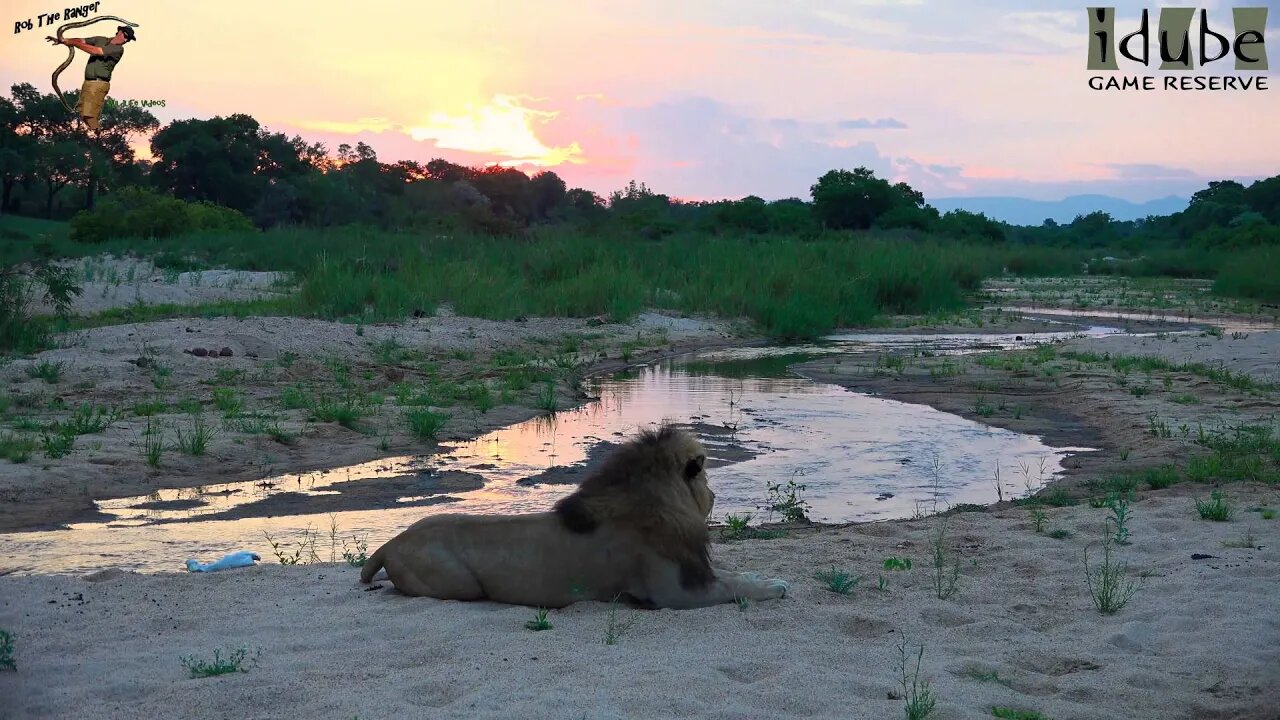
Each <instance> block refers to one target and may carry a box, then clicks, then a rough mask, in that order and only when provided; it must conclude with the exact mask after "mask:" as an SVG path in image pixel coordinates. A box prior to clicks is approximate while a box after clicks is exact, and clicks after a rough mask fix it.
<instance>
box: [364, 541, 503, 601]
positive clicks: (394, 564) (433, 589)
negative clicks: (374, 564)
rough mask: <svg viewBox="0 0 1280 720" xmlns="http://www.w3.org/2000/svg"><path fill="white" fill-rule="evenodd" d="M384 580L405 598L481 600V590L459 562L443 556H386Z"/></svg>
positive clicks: (421, 553) (448, 555)
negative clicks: (386, 579) (385, 578)
mask: <svg viewBox="0 0 1280 720" xmlns="http://www.w3.org/2000/svg"><path fill="white" fill-rule="evenodd" d="M383 565H384V566H385V567H386V569H387V578H388V579H389V580H391V583H392V584H393V585H395V586H396V589H397V590H399V591H400V592H402V593H404V594H405V595H413V596H417V597H433V598H440V599H442V600H483V599H485V598H486V597H487V594H486V593H485V590H484V586H483V585H482V584H481V583H480V580H479V579H478V578H476V576H475V574H474V573H473V572H471V569H470V568H468V567H467V566H466V564H465V563H463V562H462V561H461V560H460V559H459V558H457V557H453V556H452V554H451V553H446V552H436V553H433V552H409V553H388V554H387V556H386V557H385V558H384V559H383Z"/></svg>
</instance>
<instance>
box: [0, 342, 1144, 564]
mask: <svg viewBox="0 0 1280 720" xmlns="http://www.w3.org/2000/svg"><path fill="white" fill-rule="evenodd" d="M1082 332H1083V333H1084V334H1091V335H1103V334H1112V333H1116V332H1119V331H1118V330H1116V329H1115V328H1105V327H1094V328H1087V329H1083V330H1081V329H1074V330H1072V331H1070V332H1065V331H1064V332H1063V333H1039V334H1024V335H1022V336H1021V339H1018V336H1015V335H1013V334H1009V335H1007V336H1006V335H977V334H949V335H909V336H908V335H894V334H877V333H850V334H842V335H836V336H832V337H830V338H828V339H827V340H826V341H824V342H821V343H817V344H814V345H806V346H800V347H788V348H778V347H769V348H739V349H731V350H718V351H713V352H706V353H699V354H695V355H690V356H685V357H682V358H678V359H676V360H672V361H667V362H663V363H660V364H657V365H653V366H649V367H644V368H641V369H639V370H635V371H630V372H628V373H623V374H620V375H617V376H612V377H602V378H595V379H592V380H589V381H588V383H587V384H586V387H587V390H588V392H589V393H591V394H592V395H593V396H596V397H597V399H596V400H594V401H591V402H589V403H587V404H586V405H585V406H583V407H581V408H578V409H575V410H571V411H562V412H560V413H558V414H557V415H555V416H554V417H553V418H536V419H533V420H530V421H527V422H523V423H519V424H516V425H512V426H510V427H506V428H503V429H500V430H497V431H494V432H491V433H488V434H486V435H483V436H481V437H479V438H477V439H476V440H474V441H471V442H466V443H461V444H458V445H455V446H452V447H450V448H449V449H448V450H446V451H445V452H443V453H441V454H440V455H437V456H422V457H393V458H386V459H382V460H378V461H375V462H370V463H364V464H361V465H355V466H350V467H344V468H335V469H330V470H326V471H320V472H313V473H302V474H296V473H295V474H287V475H280V476H276V477H272V478H266V479H263V480H257V481H250V482H241V483H230V484H226V485H217V486H206V487H203V488H190V489H170V490H160V491H158V492H156V493H152V494H151V495H148V496H142V497H134V498H123V499H117V500H106V501H101V502H99V503H98V507H99V509H100V510H101V511H102V512H103V513H105V514H107V515H110V516H112V519H111V520H109V521H107V522H93V523H79V524H75V525H72V526H71V527H70V529H68V530H60V531H49V532H29V533H14V534H7V535H0V554H3V555H5V556H7V557H9V558H12V559H13V560H12V561H11V562H13V563H14V564H17V565H21V566H24V567H26V568H28V569H32V570H38V571H39V572H46V573H47V572H79V571H86V570H92V569H98V568H101V567H106V566H118V567H125V568H131V569H138V570H145V571H164V570H180V569H181V568H182V563H183V561H184V560H186V559H187V558H188V557H195V558H198V559H200V560H203V561H209V560H212V559H215V558H216V557H218V556H220V555H221V554H223V553H225V552H229V551H232V550H241V549H249V550H254V551H256V552H258V553H259V554H260V555H262V556H263V558H264V560H267V561H270V562H275V558H274V554H273V550H272V547H271V545H270V544H269V542H268V541H267V538H266V537H265V536H264V533H270V534H271V535H272V536H273V538H274V539H275V540H276V542H278V543H280V544H281V548H280V549H281V551H283V552H284V553H285V554H286V555H292V554H293V552H294V551H295V550H296V546H297V543H298V542H299V541H300V540H301V538H302V531H303V530H304V529H306V528H308V527H310V528H311V529H312V530H314V531H316V532H318V533H319V534H320V538H319V539H318V541H317V544H316V548H315V550H316V553H317V554H318V555H319V557H320V559H322V560H325V561H328V560H330V559H336V560H341V554H342V552H343V545H344V541H345V544H346V545H347V547H348V549H353V550H354V542H353V538H354V537H361V538H365V539H366V540H367V542H368V545H369V548H370V549H373V548H376V547H377V545H378V544H379V543H381V542H382V541H383V540H385V539H387V538H389V537H391V536H392V535H394V534H396V533H397V532H399V531H400V530H401V529H402V528H404V527H405V526H406V525H408V524H409V523H411V522H413V521H414V520H416V519H418V518H420V517H422V516H424V515H426V514H429V513H436V512H458V511H469V512H502V513H513V512H529V511H537V510H542V509H545V508H547V507H549V506H550V505H551V504H552V503H553V502H554V501H555V500H556V499H558V498H559V497H561V496H563V495H565V494H567V493H568V492H570V491H571V490H572V489H573V487H574V485H573V484H572V481H573V478H572V477H570V478H568V480H569V481H568V482H564V481H562V482H559V483H549V482H544V483H538V482H534V483H532V484H531V483H530V479H532V480H534V481H537V480H539V479H549V478H550V477H551V475H548V476H543V475H541V474H543V473H548V471H552V475H554V474H555V473H556V472H561V473H563V471H564V470H565V468H566V466H567V467H569V468H573V467H579V468H580V467H581V466H582V463H583V462H584V461H585V460H587V459H588V452H589V451H590V450H591V449H592V448H597V446H598V444H599V443H601V442H602V441H606V442H621V441H623V440H625V439H626V437H627V436H630V435H631V434H633V433H634V432H635V431H636V430H637V429H638V428H640V427H647V426H652V425H654V424H656V423H660V422H663V421H675V422H678V423H683V424H686V425H689V426H691V427H692V428H693V429H694V431H695V432H697V433H698V434H699V436H700V437H701V438H702V439H703V441H704V443H705V444H706V446H707V448H708V451H709V453H710V455H711V459H712V462H711V469H710V470H709V475H710V478H711V483H712V487H713V488H714V489H715V491H716V493H717V501H716V509H715V513H714V515H713V517H714V518H715V519H716V520H721V519H723V518H724V516H725V515H726V514H728V513H747V512H749V513H753V515H754V516H755V517H756V518H757V519H764V518H765V517H766V516H767V513H765V512H761V511H760V510H759V508H758V506H759V505H760V504H761V503H763V502H764V500H765V498H766V495H767V487H766V486H767V484H770V483H773V484H782V485H785V484H786V483H788V482H789V481H792V480H794V481H795V482H796V483H798V484H803V485H805V486H806V487H805V490H804V492H803V497H804V499H806V500H807V501H808V502H809V504H810V505H811V511H810V517H812V518H813V519H815V520H820V521H825V522H846V521H861V520H879V519H889V518H900V517H910V516H912V515H914V514H916V513H917V512H919V511H921V510H932V509H933V508H934V507H937V508H943V507H945V506H946V505H947V504H958V503H989V502H994V501H995V500H996V489H995V487H994V485H993V478H994V477H995V474H996V465H997V463H998V464H999V466H1000V469H1001V473H1000V477H1001V478H1002V482H1003V485H1004V489H1003V492H1004V495H1005V496H1006V497H1010V496H1018V495H1022V494H1025V493H1026V492H1027V489H1028V487H1032V486H1038V485H1039V484H1041V483H1044V482H1048V481H1049V480H1051V479H1052V478H1053V477H1054V476H1055V475H1056V474H1057V473H1058V472H1060V471H1061V462H1062V460H1063V458H1064V457H1066V456H1067V455H1068V454H1069V453H1071V452H1078V451H1084V450H1087V449H1086V448H1054V447H1050V446H1048V445H1046V444H1044V443H1043V442H1042V441H1041V440H1040V439H1039V438H1037V437H1035V436H1031V435H1023V434H1019V433H1015V432H1010V431H1007V430H1002V429H998V428H992V427H988V426H986V425H983V424H981V423H977V422H973V421H970V420H966V419H964V418H961V417H958V416H955V415H950V414H947V413H943V412H940V411H937V410H934V409H932V408H930V407H927V406H924V405H912V404H907V403H902V402H896V401H892V400H886V399H883V398H877V397H873V396H869V395H866V394H860V393H854V392H850V391H848V390H845V389H843V388H841V387H838V386H835V385H828V384H821V383H816V382H812V381H810V380H807V379H804V378H801V377H797V376H795V375H794V374H791V373H789V372H787V371H786V369H785V368H786V366H787V365H788V364H792V363H795V362H799V361H802V360H805V359H810V358H814V357H821V356H830V355H832V354H840V353H850V352H866V351H867V350H868V349H871V350H875V349H877V348H883V349H895V350H903V349H908V350H909V349H912V348H918V349H921V350H922V351H926V350H927V351H928V352H933V353H937V354H943V353H963V352H973V351H976V350H980V349H990V348H992V347H1014V346H1021V345H1030V344H1034V343H1035V342H1044V341H1047V340H1051V339H1055V338H1057V337H1066V336H1074V335H1078V334H1080V333H1082ZM597 450H599V448H597ZM597 455H599V452H597ZM451 471H456V472H451ZM458 473H470V474H472V478H471V479H472V480H473V481H474V482H473V484H472V485H468V484H467V482H466V480H467V478H466V477H465V476H460V475H459V474H458ZM475 476H479V477H475ZM480 478H483V487H481V488H480V489H469V488H470V487H473V486H476V485H479V484H480V483H479V480H480ZM522 481H523V482H522ZM450 483H453V485H452V486H451V485H450ZM451 487H452V488H453V491H450V488H451ZM331 523H332V524H336V526H337V528H339V531H338V533H337V534H336V535H335V536H332V537H331V534H330V527H331Z"/></svg>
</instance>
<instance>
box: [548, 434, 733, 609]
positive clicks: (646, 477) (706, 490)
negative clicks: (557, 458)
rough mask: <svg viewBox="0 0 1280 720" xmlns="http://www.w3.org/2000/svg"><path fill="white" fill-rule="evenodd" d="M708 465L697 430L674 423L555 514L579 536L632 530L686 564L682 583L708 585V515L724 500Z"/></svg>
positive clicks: (619, 455) (613, 460)
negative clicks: (607, 527)
mask: <svg viewBox="0 0 1280 720" xmlns="http://www.w3.org/2000/svg"><path fill="white" fill-rule="evenodd" d="M706 463H707V452H706V450H705V449H704V448H703V447H702V443H700V442H698V440H697V438H695V437H694V436H693V435H691V434H690V433H688V432H685V431H683V430H679V429H677V428H674V427H671V426H663V427H661V428H660V429H658V430H644V431H641V432H640V435H639V436H638V437H637V438H635V439H634V440H632V441H631V442H629V443H627V444H625V445H623V446H622V447H620V448H618V450H616V451H615V452H614V453H613V454H612V455H611V456H610V457H609V459H608V460H606V461H605V463H604V465H602V466H601V467H600V469H598V470H597V471H595V472H594V473H592V474H591V475H589V476H588V477H587V479H586V480H584V481H583V482H582V485H581V486H579V487H578V489H577V490H576V491H574V492H573V494H571V495H569V496H568V497H565V498H562V499H561V500H560V501H559V502H557V503H556V505H555V510H554V512H555V513H556V515H557V516H559V518H560V520H561V522H563V523H564V526H565V527H566V528H568V529H569V530H570V531H572V532H575V533H583V534H589V533H593V532H595V531H596V529H597V528H599V527H600V526H601V525H603V524H606V523H610V524H617V525H621V526H624V527H629V528H630V529H632V530H635V531H637V532H638V533H639V534H640V535H641V537H642V538H643V539H644V540H645V542H646V543H647V544H648V545H650V546H651V547H653V549H654V550H656V551H657V552H658V553H659V554H660V555H663V556H664V557H666V558H668V559H670V560H672V561H675V562H676V563H678V564H679V565H680V574H681V583H682V584H684V585H685V586H686V587H697V586H701V585H705V584H707V583H709V582H710V581H711V579H712V577H713V573H712V570H711V559H710V535H709V533H708V532H707V518H708V517H709V516H710V515H711V510H712V508H713V506H714V505H715V500H716V495H715V493H714V492H712V490H711V487H710V486H709V485H708V483H707V473H706Z"/></svg>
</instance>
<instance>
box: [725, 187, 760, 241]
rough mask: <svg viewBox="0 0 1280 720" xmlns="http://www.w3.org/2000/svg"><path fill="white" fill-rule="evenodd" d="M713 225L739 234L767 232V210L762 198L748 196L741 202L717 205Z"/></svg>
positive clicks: (735, 201) (733, 201) (734, 201)
mask: <svg viewBox="0 0 1280 720" xmlns="http://www.w3.org/2000/svg"><path fill="white" fill-rule="evenodd" d="M715 224H716V225H718V226H720V227H724V228H728V229H730V230H737V231H740V232H751V233H763V232H768V231H769V209H768V205H766V204H765V201H764V198H760V197H756V196H755V195H748V196H747V197H744V198H742V199H741V200H732V201H729V202H723V203H717V205H716V212H715Z"/></svg>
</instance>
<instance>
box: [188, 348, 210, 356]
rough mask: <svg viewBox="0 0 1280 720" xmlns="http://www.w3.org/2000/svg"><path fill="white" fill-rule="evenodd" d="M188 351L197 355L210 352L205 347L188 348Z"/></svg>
mask: <svg viewBox="0 0 1280 720" xmlns="http://www.w3.org/2000/svg"><path fill="white" fill-rule="evenodd" d="M187 352H189V353H191V354H192V355H195V356H196V357H204V356H205V355H208V354H209V351H208V350H205V349H204V348H194V349H192V350H188V351H187Z"/></svg>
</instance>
